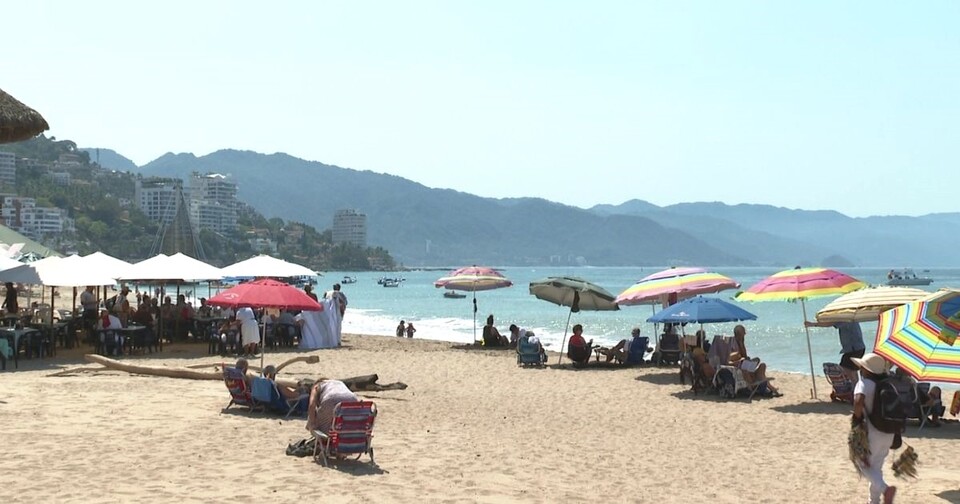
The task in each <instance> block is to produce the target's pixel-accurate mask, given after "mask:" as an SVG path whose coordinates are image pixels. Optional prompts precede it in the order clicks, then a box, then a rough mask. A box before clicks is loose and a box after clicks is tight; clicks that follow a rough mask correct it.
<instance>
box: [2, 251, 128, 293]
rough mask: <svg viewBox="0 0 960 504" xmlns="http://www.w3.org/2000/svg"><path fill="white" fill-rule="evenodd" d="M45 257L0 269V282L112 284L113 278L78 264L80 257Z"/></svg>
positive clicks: (53, 284) (58, 285)
mask: <svg viewBox="0 0 960 504" xmlns="http://www.w3.org/2000/svg"><path fill="white" fill-rule="evenodd" d="M72 257H73V258H61V257H47V258H44V259H41V260H39V261H34V262H32V263H28V264H21V265H20V266H17V267H15V268H10V269H7V270H2V271H0V282H14V283H24V284H32V285H48V286H55V287H81V286H86V285H113V284H115V283H116V281H115V280H114V279H113V278H110V277H108V276H105V275H102V274H100V273H98V272H96V271H90V270H88V269H87V268H83V267H80V266H79V263H80V261H82V259H81V258H80V257H78V256H72Z"/></svg>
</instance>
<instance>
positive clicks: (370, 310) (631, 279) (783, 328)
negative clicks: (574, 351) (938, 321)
mask: <svg viewBox="0 0 960 504" xmlns="http://www.w3.org/2000/svg"><path fill="white" fill-rule="evenodd" d="M662 269H664V268H601V267H581V268H576V267H562V268H550V267H547V268H543V267H538V268H527V267H505V268H500V270H501V272H502V273H503V274H504V276H506V277H507V278H509V279H510V280H512V281H513V284H514V285H513V286H512V287H508V288H504V289H497V290H491V291H483V292H477V293H476V297H477V307H478V311H477V314H476V315H477V316H476V338H477V339H479V338H480V333H481V330H482V327H483V324H484V321H485V320H486V318H487V315H490V314H493V315H494V317H495V319H496V325H497V328H498V329H499V330H500V332H501V334H505V335H507V334H508V331H507V327H509V325H510V324H512V323H513V324H517V325H518V326H520V327H523V328H525V329H530V330H534V331H536V333H537V335H538V336H540V338H541V340H542V341H543V342H544V344H545V345H547V347H548V349H550V350H558V349H559V347H560V342H561V339H562V338H563V336H564V330H565V326H566V323H567V316H568V315H569V312H570V310H569V308H566V307H561V306H557V305H554V304H551V303H549V302H546V301H542V300H540V299H537V298H536V297H534V296H532V295H531V294H529V292H528V284H529V283H530V282H531V281H534V280H538V279H541V278H544V277H548V276H578V277H582V278H585V279H587V280H589V281H591V282H594V283H596V284H598V285H600V286H602V287H603V288H605V289H607V290H608V291H610V292H611V293H613V294H614V295H616V294H619V293H620V292H622V291H623V290H624V289H626V288H628V287H630V286H631V285H633V284H634V283H635V282H636V281H638V280H639V279H641V278H643V277H645V276H647V275H649V274H651V273H654V272H657V271H660V270H662ZM712 271H716V272H717V273H721V274H723V275H726V276H729V277H730V278H733V279H734V280H737V281H738V282H740V283H741V284H742V288H744V289H745V288H747V287H749V286H751V285H753V284H754V283H756V282H758V281H759V280H761V279H763V278H765V277H767V276H769V275H771V274H773V273H776V272H777V271H779V270H777V269H773V268H716V269H712ZM843 271H844V272H845V273H847V274H850V275H852V276H854V277H856V278H857V279H859V280H862V281H864V282H867V283H870V284H875V285H880V284H883V283H885V282H886V274H887V271H889V268H849V269H844V270H843ZM914 271H916V272H917V274H918V275H919V276H930V277H932V278H933V279H934V283H933V284H932V285H930V286H927V287H920V288H922V289H926V290H929V291H931V292H932V291H935V290H936V289H939V288H942V287H954V288H960V268H954V269H943V268H930V269H929V271H928V270H926V269H925V268H922V267H915V268H914ZM446 273H447V271H410V272H403V273H398V274H396V275H393V274H390V275H388V276H400V277H402V278H404V279H405V280H404V281H403V282H402V283H401V286H400V287H397V288H384V287H382V286H381V285H378V284H377V279H378V278H380V277H381V276H383V274H382V273H376V272H369V273H345V272H336V271H331V272H327V273H325V274H324V276H323V277H320V278H318V284H319V285H318V286H317V290H318V291H319V292H322V291H324V290H327V289H329V288H330V286H332V285H333V284H334V283H336V282H339V281H340V280H341V279H342V278H343V277H344V275H350V276H353V277H355V278H356V279H357V283H354V284H345V285H343V286H342V290H343V292H344V293H345V294H346V295H347V296H348V299H349V306H348V308H347V312H346V315H345V317H344V321H343V323H344V326H343V331H344V332H346V333H356V334H375V335H384V336H393V335H394V331H395V330H396V327H397V324H399V322H400V320H405V321H412V322H413V323H414V326H415V327H416V328H417V333H416V336H415V337H417V338H425V339H433V340H443V341H451V342H458V343H467V342H471V341H473V339H474V319H473V312H472V302H471V296H472V294H471V293H469V292H468V293H466V294H467V297H466V298H465V299H447V298H444V297H443V292H444V289H438V288H435V287H434V286H433V282H434V281H435V280H436V279H438V278H440V277H442V276H444V275H445V274H446ZM736 292H737V291H736V290H728V291H724V292H721V293H718V294H713V295H711V296H715V297H720V298H723V299H725V300H732V299H731V298H732V297H733V295H734V294H735V293H736ZM833 299H835V298H834V297H827V298H816V299H809V300H807V301H806V310H807V319H808V320H814V318H815V315H816V312H817V310H819V309H820V308H822V307H823V306H825V305H826V304H827V303H829V302H830V301H831V300H833ZM739 304H740V305H741V306H742V307H743V308H745V309H746V310H747V311H750V312H751V313H753V314H755V315H757V320H755V321H747V322H743V324H744V326H746V328H747V337H746V343H747V348H748V350H749V352H750V355H756V356H759V357H761V358H762V359H763V360H764V361H765V362H767V363H768V366H770V367H771V368H772V369H776V370H779V371H789V372H800V373H810V364H809V361H808V358H807V343H806V337H805V333H804V328H803V311H802V306H801V303H799V302H796V303H787V302H763V303H739ZM655 309H659V307H653V306H650V305H639V306H626V307H622V308H621V309H620V310H619V311H614V312H589V311H581V312H579V313H574V314H572V316H571V318H570V324H571V326H572V325H573V324H577V323H579V324H583V327H584V336H585V337H586V338H587V339H591V338H592V339H593V340H594V344H605V345H612V344H615V343H616V342H618V341H619V340H621V339H624V338H626V337H628V336H629V335H630V330H631V328H633V327H640V328H641V331H642V334H643V335H645V336H650V337H651V341H652V340H653V337H654V336H655V333H654V325H653V324H652V323H647V322H645V320H646V319H647V317H649V316H650V315H652V314H653V313H654V310H655ZM734 325H735V323H729V324H707V325H705V326H704V330H705V331H706V332H707V334H708V335H709V336H710V337H711V338H712V336H713V335H715V334H733V327H734ZM862 327H863V333H864V340H865V342H866V344H867V348H868V350H869V349H870V348H872V346H873V341H874V338H875V335H876V329H877V324H876V323H875V322H873V323H864V324H862ZM698 328H699V326H694V327H691V326H690V325H688V326H687V328H686V329H685V331H686V332H687V333H693V332H695V331H696V330H697V329H698ZM810 343H811V347H812V352H813V362H814V371H815V373H816V374H821V373H822V370H821V368H820V366H821V363H822V362H826V361H833V362H838V361H839V359H840V354H839V352H840V343H839V340H838V337H837V332H836V330H835V329H833V328H811V329H810Z"/></svg>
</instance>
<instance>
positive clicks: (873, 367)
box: [850, 352, 887, 375]
mask: <svg viewBox="0 0 960 504" xmlns="http://www.w3.org/2000/svg"><path fill="white" fill-rule="evenodd" d="M850 360H851V361H853V363H854V364H856V365H857V366H859V367H861V368H863V369H866V370H867V371H870V372H871V373H873V374H877V375H879V374H884V373H886V372H887V361H885V360H883V357H880V356H879V355H877V354H875V353H873V352H870V353H868V354H866V355H864V356H863V357H860V358H857V357H854V358H852V359H850Z"/></svg>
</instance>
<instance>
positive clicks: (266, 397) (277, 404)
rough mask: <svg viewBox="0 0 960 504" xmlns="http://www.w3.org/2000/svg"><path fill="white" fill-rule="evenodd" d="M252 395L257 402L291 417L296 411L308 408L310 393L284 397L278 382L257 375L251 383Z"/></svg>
mask: <svg viewBox="0 0 960 504" xmlns="http://www.w3.org/2000/svg"><path fill="white" fill-rule="evenodd" d="M250 388H251V390H250V396H251V397H253V400H254V401H256V402H257V404H261V405H264V406H266V407H267V408H270V409H271V410H273V411H276V412H278V413H283V415H284V418H289V417H290V415H292V414H293V413H294V412H299V413H301V414H302V413H303V412H305V411H306V410H307V402H308V401H309V400H310V395H309V394H306V395H300V397H297V398H294V399H287V398H286V397H283V394H281V393H280V390H278V389H277V384H276V383H275V382H274V381H273V380H270V379H269V378H264V377H262V376H255V377H254V378H253V381H252V383H251V384H250Z"/></svg>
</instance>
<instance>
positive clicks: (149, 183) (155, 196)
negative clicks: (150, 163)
mask: <svg viewBox="0 0 960 504" xmlns="http://www.w3.org/2000/svg"><path fill="white" fill-rule="evenodd" d="M182 190H183V181H181V180H180V179H175V178H162V177H148V178H143V179H137V182H136V185H135V186H134V190H133V194H134V196H133V199H134V201H135V202H136V203H137V207H138V208H140V211H141V212H143V213H144V215H146V216H147V218H148V219H150V220H152V221H153V222H160V223H163V224H170V223H171V222H173V218H174V217H175V216H176V215H177V205H178V202H179V201H180V198H179V197H178V195H179V193H180V192H181V191H182Z"/></svg>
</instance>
